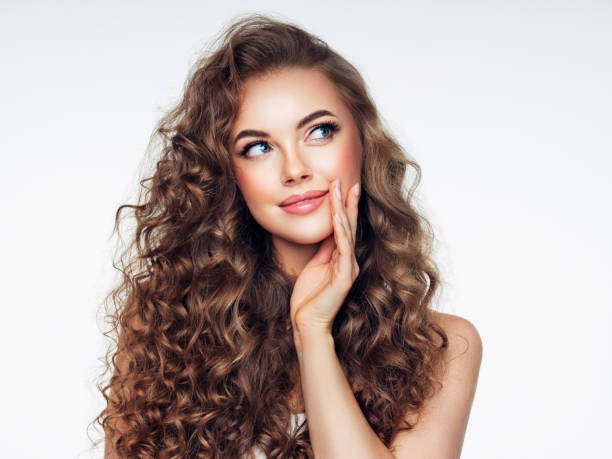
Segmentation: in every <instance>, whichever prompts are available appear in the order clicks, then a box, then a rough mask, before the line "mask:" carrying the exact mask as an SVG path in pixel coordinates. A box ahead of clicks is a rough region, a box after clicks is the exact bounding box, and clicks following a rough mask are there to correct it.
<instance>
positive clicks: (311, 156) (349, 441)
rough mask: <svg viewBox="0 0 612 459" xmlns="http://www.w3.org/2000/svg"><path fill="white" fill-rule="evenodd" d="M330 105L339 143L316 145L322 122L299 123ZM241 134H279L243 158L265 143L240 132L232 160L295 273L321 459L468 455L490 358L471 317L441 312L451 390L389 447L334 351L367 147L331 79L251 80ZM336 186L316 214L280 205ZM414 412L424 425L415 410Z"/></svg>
mask: <svg viewBox="0 0 612 459" xmlns="http://www.w3.org/2000/svg"><path fill="white" fill-rule="evenodd" d="M320 109H327V110H329V111H331V112H332V113H334V114H335V116H336V117H337V121H338V123H339V124H340V126H341V129H340V131H339V132H338V133H337V134H336V135H335V136H334V137H333V138H331V139H325V140H320V139H319V140H313V137H312V134H313V133H314V132H313V130H312V126H313V125H314V124H317V123H318V122H320V121H321V120H316V121H317V122H315V123H312V124H310V123H308V124H307V125H305V126H303V127H302V128H300V129H297V130H296V128H295V126H296V123H297V122H298V120H299V119H301V118H302V117H303V116H305V115H307V114H309V113H311V112H313V111H316V110H320ZM243 129H257V130H262V131H266V132H267V133H268V134H269V137H268V138H267V139H266V140H267V141H268V144H266V146H261V145H260V146H255V147H254V148H255V149H256V151H255V152H254V153H253V154H254V155H255V156H256V158H255V159H253V158H250V159H249V158H244V157H240V156H239V155H238V153H239V152H240V151H241V150H242V147H243V146H244V145H245V144H248V143H249V140H255V138H251V139H248V138H246V139H240V141H238V142H237V143H236V144H235V145H234V154H233V155H232V160H233V165H234V167H235V170H236V177H237V180H238V186H239V187H240V189H241V191H242V193H243V195H244V198H245V201H246V203H247V206H248V207H249V210H250V211H251V213H252V215H253V217H254V218H255V219H256V220H257V221H258V223H260V225H261V226H262V227H263V228H265V229H266V230H267V231H269V232H270V234H271V237H272V240H273V242H274V247H275V249H276V250H277V252H278V254H279V256H280V259H281V261H282V266H283V268H284V269H286V270H287V271H288V272H289V273H292V274H295V275H297V279H296V282H295V284H294V288H293V291H292V295H291V300H290V302H291V321H292V323H293V331H294V342H295V346H296V351H297V355H298V359H299V373H300V381H301V393H302V395H301V396H302V397H303V402H302V403H303V406H305V410H306V414H307V419H308V426H309V430H310V438H311V442H312V446H313V449H314V452H315V456H316V457H330V458H336V457H338V458H340V457H347V458H353V459H354V458H405V459H408V458H417V457H418V458H421V457H423V458H424V457H436V458H458V457H459V456H460V453H461V448H462V445H463V438H464V435H465V431H466V428H467V421H468V417H469V413H470V409H471V405H472V401H473V398H474V394H475V390H476V382H477V379H478V373H479V369H480V362H481V358H482V342H481V340H480V336H479V334H478V332H477V330H476V328H475V327H474V326H473V325H472V324H471V323H470V322H469V321H467V320H465V319H463V318H460V317H458V316H453V315H450V314H439V313H435V317H436V320H437V321H438V324H439V325H440V326H441V327H442V328H443V329H444V330H445V331H446V332H447V335H448V337H449V348H448V351H447V355H446V359H445V360H446V370H444V372H443V373H440V374H438V375H437V376H438V378H439V379H440V380H441V382H442V385H443V386H442V387H443V388H442V389H441V390H440V391H438V392H437V393H436V394H435V395H434V396H433V397H431V398H430V399H429V400H427V401H426V403H425V405H424V409H423V415H422V418H421V419H420V420H419V422H418V424H417V427H416V428H415V429H414V430H413V431H409V432H401V433H400V434H398V435H397V436H396V438H394V439H393V441H392V443H391V445H390V448H387V447H386V446H385V445H384V444H383V443H382V441H381V440H380V438H379V437H378V436H377V435H376V433H375V432H374V431H373V430H372V428H371V427H370V425H369V423H368V421H367V420H366V419H365V417H364V414H363V412H362V411H361V409H360V407H359V404H358V402H357V400H356V399H355V396H354V393H353V391H352V388H351V387H350V385H349V382H348V380H347V379H346V376H345V374H344V372H343V369H342V367H341V365H340V362H339V360H338V357H337V355H336V353H335V343H334V338H333V336H332V333H331V325H332V323H333V319H334V317H335V315H336V314H337V312H338V310H339V309H340V307H341V306H342V303H343V301H344V299H345V297H346V295H347V294H348V291H349V290H350V288H351V286H352V284H353V282H354V280H355V279H356V277H357V275H358V274H359V266H358V264H357V262H356V260H355V254H354V247H355V233H356V226H357V212H358V201H359V193H358V192H357V188H356V187H353V184H355V183H358V180H359V177H360V171H361V163H362V159H361V155H362V151H361V145H360V142H359V135H358V134H359V133H358V130H357V126H356V125H355V123H354V121H353V119H352V117H351V115H350V113H349V111H348V109H347V108H346V106H344V104H343V102H342V100H341V99H340V97H339V95H338V92H337V90H336V88H335V87H334V85H333V83H332V82H331V81H329V80H328V79H327V78H326V77H325V76H324V75H322V74H321V73H319V72H318V71H316V70H311V69H295V68H292V69H283V70H280V71H276V72H274V73H272V74H270V75H267V76H265V77H257V78H253V79H252V80H250V81H248V82H247V83H246V84H245V88H244V91H243V95H242V100H241V107H240V112H239V116H238V117H237V120H236V123H235V126H234V130H233V135H234V136H236V135H237V133H238V132H240V131H242V130H243ZM319 134H320V132H319ZM315 137H317V138H318V137H321V136H315ZM233 138H235V137H233ZM335 179H338V180H337V181H336V180H335ZM336 183H338V185H339V191H340V193H339V194H338V195H337V197H336V196H335V195H334V194H333V192H332V191H333V187H334V186H335V185H336ZM326 188H327V189H329V190H330V193H329V194H328V198H327V199H326V200H325V202H324V203H323V205H321V206H320V207H319V208H318V209H317V210H316V211H314V212H311V213H310V214H307V215H290V214H287V213H285V212H284V211H283V210H282V209H280V208H279V207H278V203H279V202H281V201H282V200H284V199H285V198H286V197H288V196H289V195H291V194H294V193H302V192H304V191H306V190H312V189H317V190H321V189H326ZM405 418H406V419H407V420H408V421H410V422H415V421H416V418H415V417H414V415H411V414H409V413H407V414H406V416H405Z"/></svg>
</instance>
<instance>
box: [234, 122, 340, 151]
mask: <svg viewBox="0 0 612 459" xmlns="http://www.w3.org/2000/svg"><path fill="white" fill-rule="evenodd" d="M339 129H340V126H339V125H338V123H336V122H334V121H329V122H327V123H321V124H318V125H317V126H315V127H314V128H312V130H311V131H310V132H311V133H313V132H315V131H317V130H321V131H323V133H327V135H323V136H322V137H315V138H314V140H324V139H330V138H332V137H333V136H334V134H335V133H336V132H338V130H339ZM255 146H265V147H264V148H268V149H269V148H270V145H269V144H268V142H266V141H265V140H257V141H255V142H251V143H249V144H247V145H246V146H245V147H244V148H243V149H242V151H241V152H240V156H244V157H246V158H252V157H259V156H263V154H265V153H268V151H269V150H266V151H262V150H261V149H260V151H259V152H260V153H262V154H261V155H250V154H247V153H249V151H250V150H251V148H253V147H255Z"/></svg>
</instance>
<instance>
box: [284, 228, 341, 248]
mask: <svg viewBox="0 0 612 459" xmlns="http://www.w3.org/2000/svg"><path fill="white" fill-rule="evenodd" d="M292 229H295V231H292V232H290V233H287V232H284V233H283V234H278V233H277V234H278V237H281V238H283V239H285V240H286V241H289V242H293V243H294V244H302V245H313V244H318V243H319V242H321V241H323V240H324V239H325V238H326V237H328V236H329V235H330V234H332V232H333V228H332V226H331V225H330V226H329V227H327V228H320V229H319V230H318V231H317V230H309V231H307V230H305V229H304V230H301V231H300V229H298V228H295V227H294V228H292Z"/></svg>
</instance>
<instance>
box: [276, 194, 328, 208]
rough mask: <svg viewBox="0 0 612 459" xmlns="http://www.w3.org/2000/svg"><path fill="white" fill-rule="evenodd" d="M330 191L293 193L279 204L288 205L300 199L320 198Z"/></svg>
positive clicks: (281, 205)
mask: <svg viewBox="0 0 612 459" xmlns="http://www.w3.org/2000/svg"><path fill="white" fill-rule="evenodd" d="M328 192H329V190H312V191H307V192H306V193H303V194H293V195H291V196H289V197H288V198H287V199H285V200H284V201H283V202H281V203H280V204H279V206H280V207H286V206H290V205H291V204H295V203H296V202H299V201H305V200H308V199H314V198H319V197H321V196H323V195H324V194H326V193H328Z"/></svg>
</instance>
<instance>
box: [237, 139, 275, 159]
mask: <svg viewBox="0 0 612 459" xmlns="http://www.w3.org/2000/svg"><path fill="white" fill-rule="evenodd" d="M261 145H267V147H268V148H270V145H268V142H265V141H263V140H258V141H257V142H251V143H249V144H248V145H246V146H245V147H244V148H243V149H242V151H241V152H240V156H250V155H247V153H248V152H249V150H250V149H251V148H253V147H255V146H261ZM260 153H267V151H260ZM256 156H260V155H256Z"/></svg>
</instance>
